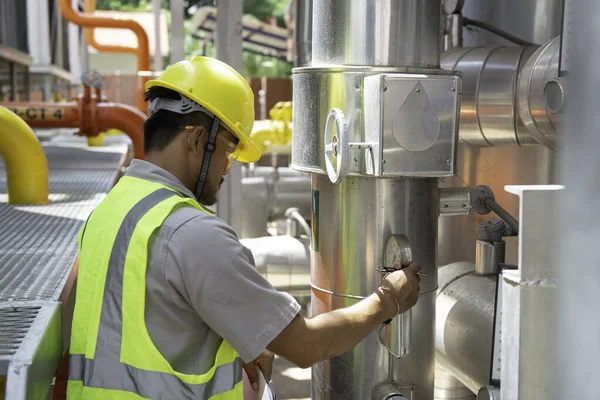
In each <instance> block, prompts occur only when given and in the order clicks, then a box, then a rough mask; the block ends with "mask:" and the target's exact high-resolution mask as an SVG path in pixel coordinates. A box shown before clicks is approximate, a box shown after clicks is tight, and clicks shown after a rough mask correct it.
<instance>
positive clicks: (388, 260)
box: [383, 234, 413, 270]
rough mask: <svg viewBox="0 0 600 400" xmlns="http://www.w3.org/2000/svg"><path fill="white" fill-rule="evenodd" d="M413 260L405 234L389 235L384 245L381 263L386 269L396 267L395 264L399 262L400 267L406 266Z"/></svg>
mask: <svg viewBox="0 0 600 400" xmlns="http://www.w3.org/2000/svg"><path fill="white" fill-rule="evenodd" d="M412 262H413V255H412V247H411V245H410V241H409V240H408V238H407V237H406V235H402V234H398V235H391V236H390V237H389V239H388V241H387V244H386V246H385V253H384V255H383V264H384V267H385V268H386V269H387V270H393V269H397V268H395V267H394V265H395V264H398V263H400V266H401V267H402V268H405V267H408V266H409V265H410V264H412Z"/></svg>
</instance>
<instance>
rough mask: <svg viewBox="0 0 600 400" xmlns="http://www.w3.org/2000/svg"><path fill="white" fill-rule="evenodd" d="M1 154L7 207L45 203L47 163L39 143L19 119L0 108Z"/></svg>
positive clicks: (46, 199) (5, 109) (46, 195)
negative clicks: (10, 205) (8, 205)
mask: <svg viewBox="0 0 600 400" xmlns="http://www.w3.org/2000/svg"><path fill="white" fill-rule="evenodd" d="M0 154H1V155H2V158H4V163H5V165H6V181H7V188H8V203H9V204H47V203H48V161H47V160H46V154H45V153H44V149H43V148H42V145H41V144H40V142H39V140H38V139H37V137H36V136H35V134H34V133H33V131H32V130H31V128H30V127H29V125H27V124H26V123H25V121H23V120H22V119H21V118H20V117H19V116H18V115H16V114H15V113H13V112H12V111H10V110H9V109H7V108H5V107H2V106H0Z"/></svg>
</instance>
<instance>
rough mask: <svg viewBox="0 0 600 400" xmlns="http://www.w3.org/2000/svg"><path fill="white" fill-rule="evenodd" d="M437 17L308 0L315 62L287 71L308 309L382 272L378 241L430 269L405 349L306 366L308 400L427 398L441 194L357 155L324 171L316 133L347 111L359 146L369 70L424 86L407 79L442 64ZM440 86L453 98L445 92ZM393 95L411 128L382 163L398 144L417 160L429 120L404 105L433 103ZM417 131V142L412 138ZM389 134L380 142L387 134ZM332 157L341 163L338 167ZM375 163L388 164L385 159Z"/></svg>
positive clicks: (430, 10) (417, 175)
mask: <svg viewBox="0 0 600 400" xmlns="http://www.w3.org/2000/svg"><path fill="white" fill-rule="evenodd" d="M440 18H441V4H440V1H439V0H433V1H431V0H428V1H425V0H418V1H415V2H398V1H392V0H383V1H381V0H361V1H345V0H319V1H315V2H314V3H313V35H312V61H311V66H310V67H307V68H300V69H297V70H295V73H294V118H293V120H294V121H295V122H294V124H295V125H294V135H293V137H292V140H293V144H292V166H293V168H295V169H298V170H301V171H305V172H310V173H312V174H313V179H312V192H313V216H312V224H313V228H312V229H313V238H312V249H311V286H312V307H313V314H320V313H324V312H327V311H331V310H334V309H337V308H341V307H346V306H349V305H351V304H354V303H356V302H357V301H360V299H362V298H364V297H366V296H368V295H369V294H370V293H372V292H373V291H374V290H375V289H376V288H377V286H378V284H379V283H380V281H381V274H380V273H379V272H377V270H376V267H378V266H380V265H382V263H383V252H384V249H385V243H386V240H387V239H388V238H389V236H390V235H392V234H405V235H406V236H407V237H408V238H409V240H410V241H411V243H412V246H413V252H414V253H413V259H414V261H415V262H418V263H420V264H422V266H423V270H424V271H425V272H426V273H427V275H426V276H424V277H423V279H422V281H421V295H420V297H419V301H418V303H417V305H416V306H415V307H414V309H413V312H412V318H413V321H412V327H413V331H412V349H411V352H410V354H409V355H408V356H406V357H403V358H400V359H397V358H394V357H393V356H391V355H390V354H389V353H388V351H387V349H386V348H385V347H384V346H382V345H381V344H380V343H379V342H378V338H377V333H376V332H373V333H372V334H371V335H369V336H368V337H367V338H366V339H364V340H363V341H362V342H361V343H360V344H359V345H358V346H356V348H355V349H353V350H352V351H349V352H347V353H346V354H343V355H341V356H339V357H335V358H333V359H331V360H328V361H325V362H322V363H319V364H318V365H316V366H314V367H313V372H312V387H313V389H312V398H313V399H315V400H318V399H345V400H346V399H347V400H366V399H377V400H379V399H380V398H387V397H386V396H387V395H392V394H394V395H398V396H399V395H400V394H402V395H403V396H405V397H406V398H411V397H412V398H413V399H419V400H421V399H424V400H431V399H433V378H434V370H435V365H434V323H435V298H436V289H437V268H436V237H437V217H438V214H437V213H438V197H437V193H438V189H437V179H435V178H434V177H435V176H438V175H437V172H433V173H429V174H428V173H423V171H424V170H423V169H419V168H420V167H418V166H417V164H416V163H415V164H414V165H412V166H405V167H406V168H408V170H409V171H407V170H403V172H392V173H389V174H387V175H386V177H383V176H378V177H375V176H373V175H369V174H368V173H365V172H364V170H363V169H361V168H362V167H361V163H362V162H363V161H360V157H359V156H356V155H355V156H353V157H351V161H350V162H352V160H354V161H353V162H354V163H355V164H356V165H355V167H354V169H353V168H350V169H349V172H348V175H347V176H346V177H344V178H340V179H339V180H338V181H337V182H336V183H332V181H335V180H331V179H330V178H329V177H328V175H327V174H326V173H325V156H324V147H325V145H324V139H327V136H329V135H330V134H331V133H330V132H325V128H324V126H325V121H326V120H327V119H328V117H327V116H328V113H330V110H332V109H339V110H340V112H342V113H343V114H344V115H345V118H346V120H345V121H346V124H345V126H347V129H346V131H345V133H344V135H347V138H348V142H363V141H365V140H366V138H365V135H368V134H369V129H371V130H372V131H374V130H375V129H376V128H375V127H374V126H369V124H368V123H365V117H366V113H365V110H364V108H363V107H364V104H365V102H366V101H367V98H368V96H369V95H370V93H371V92H369V93H367V89H365V85H366V84H367V83H366V82H367V79H366V78H367V77H371V75H375V74H379V73H386V74H392V75H393V74H406V73H409V74H410V73H411V72H419V73H420V75H419V77H418V78H411V77H410V76H409V75H403V76H402V77H401V78H400V77H399V75H396V76H397V77H398V79H408V82H410V83H408V85H411V86H408V87H409V89H408V90H409V93H410V91H411V89H410V88H412V92H416V93H421V92H423V91H424V90H422V89H419V88H420V87H419V86H414V85H420V84H421V83H420V81H419V79H423V76H424V75H423V74H424V69H429V71H430V72H431V73H432V74H436V73H440V74H443V72H442V71H439V70H438V69H439V54H440ZM412 79H414V80H412ZM413 86H414V87H413ZM415 88H416V89H415ZM385 90H386V89H384V91H385ZM447 90H448V93H451V91H450V87H447ZM401 91H402V90H401V89H397V90H394V89H392V90H389V91H387V92H388V93H390V95H389V96H390V97H389V99H388V100H387V101H388V102H391V103H392V105H391V106H390V107H392V108H393V107H395V108H393V109H391V110H389V111H388V112H391V113H392V114H394V115H396V116H397V117H394V118H404V119H402V120H401V121H399V122H397V125H405V126H412V127H414V128H415V129H414V130H411V129H407V130H406V131H405V132H404V133H402V134H398V136H396V137H395V139H392V138H390V139H391V141H390V142H388V145H389V147H386V150H384V157H387V158H388V160H391V158H389V157H393V155H394V154H398V152H399V151H403V152H404V153H402V154H405V155H406V156H408V157H415V158H417V157H419V156H418V155H417V153H418V152H416V151H414V150H415V147H412V145H413V144H415V143H417V141H419V140H421V139H423V137H419V132H421V130H422V129H427V126H429V125H428V122H432V121H427V120H426V117H425V115H423V116H421V115H419V116H418V120H415V121H412V120H411V121H408V120H406V118H410V117H409V116H405V115H406V114H403V111H402V107H404V105H405V104H409V103H410V104H414V106H415V109H416V110H417V111H416V112H417V113H419V112H422V110H423V109H426V108H427V107H428V105H427V104H428V101H429V100H423V103H421V100H417V101H416V102H415V103H412V102H413V101H415V100H411V99H409V98H407V97H406V96H407V95H406V94H404V97H402V96H403V95H402V94H401ZM428 96H435V94H429V95H428ZM415 99H416V98H415ZM417 103H418V104H417ZM377 112H380V113H381V115H382V120H385V118H387V119H390V117H383V111H381V110H380V111H377ZM452 112H455V110H452ZM329 115H331V114H329ZM372 116H374V115H372ZM421 117H423V118H421ZM376 119H377V118H374V120H376ZM443 119H444V120H445V121H452V120H453V116H452V115H448V114H444V117H443ZM394 121H396V120H395V119H394ZM437 123H438V122H437V119H436V120H435V121H433V124H434V125H436V124H437ZM450 124H452V123H451V122H450ZM384 129H388V128H384ZM441 131H442V128H440V132H441ZM337 135H340V137H341V135H342V133H340V132H339V131H338V133H337ZM384 135H389V133H384ZM390 136H391V135H390ZM336 137H337V136H336ZM416 137H417V139H416V141H412V140H413V139H415V138H416ZM386 138H388V136H386ZM386 138H384V139H383V141H385V140H388V139H386ZM436 140H437V138H436V139H434V141H433V142H431V143H427V144H426V145H425V146H424V148H425V149H427V148H428V146H429V145H430V144H431V145H433V143H434V142H435V141H436ZM445 142H446V143H448V142H450V143H451V142H452V140H451V139H449V140H446V141H445ZM400 143H402V144H403V145H405V146H406V147H402V146H401V145H400ZM419 143H423V142H419ZM415 146H416V145H415ZM451 152H452V151H451V150H450V153H451ZM355 154H358V153H355ZM419 154H423V153H419ZM336 157H337V156H336ZM441 157H442V156H440V158H441ZM340 158H341V156H340ZM340 158H337V160H338V161H337V162H339V163H341V161H340ZM382 162H383V163H384V164H385V160H383V161H382ZM443 163H444V167H448V166H451V165H452V156H451V155H450V156H448V157H444V158H443ZM389 164H394V165H393V166H392V167H391V168H388V167H384V168H383V169H384V170H387V171H391V170H393V168H395V167H397V166H396V165H395V163H394V162H389V163H388V165H389ZM411 167H413V169H411ZM386 168H388V169H386ZM448 168H449V169H451V167H448ZM436 171H439V170H436ZM381 395H383V396H384V397H380V396H381ZM394 398H401V397H394Z"/></svg>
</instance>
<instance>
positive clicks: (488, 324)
mask: <svg viewBox="0 0 600 400" xmlns="http://www.w3.org/2000/svg"><path fill="white" fill-rule="evenodd" d="M438 277H439V288H438V291H437V300H436V335H435V336H436V338H435V358H436V361H437V362H438V363H439V364H440V365H441V366H442V367H443V368H444V369H445V370H447V371H448V372H449V373H450V374H452V375H453V376H454V377H456V378H457V379H458V380H459V381H461V382H462V384H464V385H465V386H466V387H468V388H469V389H470V390H471V391H472V392H473V393H477V392H478V391H479V389H481V388H482V387H485V386H487V385H488V383H489V376H490V368H491V357H492V339H493V329H494V304H495V295H496V278H495V277H492V276H479V275H477V274H476V272H475V265H474V264H472V263H468V262H457V263H453V264H449V265H446V266H444V267H441V268H439V269H438Z"/></svg>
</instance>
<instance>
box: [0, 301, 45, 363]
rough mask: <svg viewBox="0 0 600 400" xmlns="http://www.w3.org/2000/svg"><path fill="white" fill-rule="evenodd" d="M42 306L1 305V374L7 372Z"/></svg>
mask: <svg viewBox="0 0 600 400" xmlns="http://www.w3.org/2000/svg"><path fill="white" fill-rule="evenodd" d="M40 308H41V306H15V307H6V308H2V307H0V327H1V328H0V374H3V373H5V372H6V368H7V366H8V360H9V359H10V357H11V356H12V355H13V354H14V353H15V352H16V351H17V350H18V348H19V346H20V345H21V343H22V342H23V339H24V338H25V335H26V334H27V331H28V330H29V328H30V327H31V324H33V321H34V320H35V317H36V316H37V315H38V312H39V311H40ZM3 362H4V363H6V365H3V364H4V363H3Z"/></svg>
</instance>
